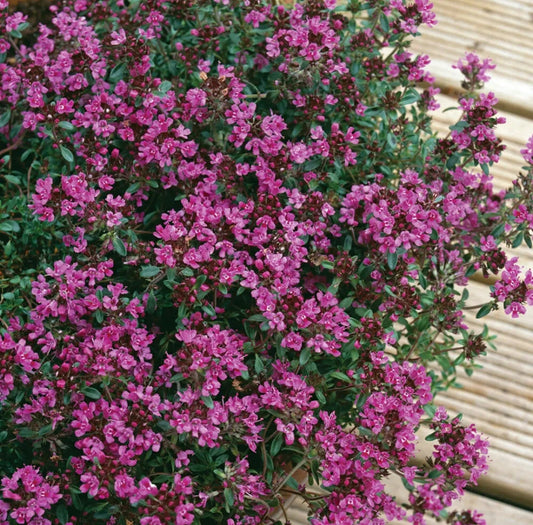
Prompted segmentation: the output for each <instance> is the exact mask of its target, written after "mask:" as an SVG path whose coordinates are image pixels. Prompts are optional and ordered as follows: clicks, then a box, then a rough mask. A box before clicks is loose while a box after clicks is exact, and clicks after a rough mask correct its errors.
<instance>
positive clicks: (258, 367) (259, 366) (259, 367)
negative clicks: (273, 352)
mask: <svg viewBox="0 0 533 525" xmlns="http://www.w3.org/2000/svg"><path fill="white" fill-rule="evenodd" d="M264 369H265V363H263V360H262V359H261V356H260V355H259V354H255V360H254V370H255V373H256V374H260V373H261V372H262V371H263V370H264Z"/></svg>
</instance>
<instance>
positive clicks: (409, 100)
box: [400, 88, 420, 106]
mask: <svg viewBox="0 0 533 525" xmlns="http://www.w3.org/2000/svg"><path fill="white" fill-rule="evenodd" d="M419 100H420V93H419V92H418V91H417V90H416V89H414V88H411V89H408V90H407V91H406V92H405V95H404V96H403V97H402V100H401V101H400V104H401V105H402V106H407V105H409V104H413V103H414V102H418V101H419Z"/></svg>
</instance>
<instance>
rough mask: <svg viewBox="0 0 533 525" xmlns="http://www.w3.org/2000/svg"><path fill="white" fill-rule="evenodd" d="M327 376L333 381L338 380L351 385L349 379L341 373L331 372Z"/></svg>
mask: <svg viewBox="0 0 533 525" xmlns="http://www.w3.org/2000/svg"><path fill="white" fill-rule="evenodd" d="M329 376H330V377H333V378H335V379H339V380H340V381H344V382H345V383H351V379H350V378H349V377H348V376H347V375H346V374H345V373H343V372H338V371H335V372H331V373H330V374H329Z"/></svg>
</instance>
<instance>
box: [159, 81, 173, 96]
mask: <svg viewBox="0 0 533 525" xmlns="http://www.w3.org/2000/svg"><path fill="white" fill-rule="evenodd" d="M170 89H172V82H169V81H168V80H163V82H161V84H160V85H159V87H158V88H157V91H159V92H160V93H163V94H164V93H166V92H167V91H169V90H170Z"/></svg>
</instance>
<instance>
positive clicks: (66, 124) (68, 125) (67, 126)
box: [58, 120, 76, 131]
mask: <svg viewBox="0 0 533 525" xmlns="http://www.w3.org/2000/svg"><path fill="white" fill-rule="evenodd" d="M58 126H59V127H60V128H62V129H64V130H65V131H75V130H76V126H75V125H74V124H72V123H71V122H68V121H67V120H62V121H61V122H60V123H59V124H58Z"/></svg>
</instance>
